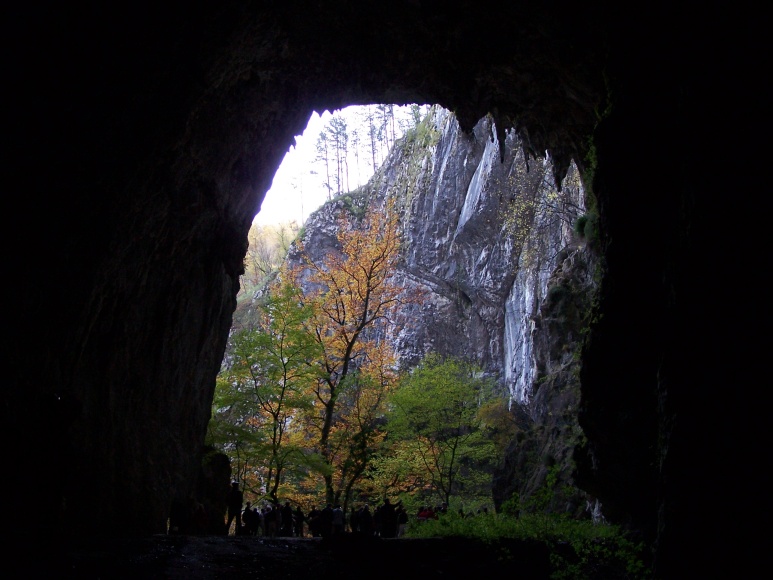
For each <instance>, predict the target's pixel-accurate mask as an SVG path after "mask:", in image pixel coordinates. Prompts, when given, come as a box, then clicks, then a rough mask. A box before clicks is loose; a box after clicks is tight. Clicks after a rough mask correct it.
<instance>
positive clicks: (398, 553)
mask: <svg viewBox="0 0 773 580" xmlns="http://www.w3.org/2000/svg"><path fill="white" fill-rule="evenodd" d="M33 557H34V556H33ZM39 557H40V558H41V559H40V560H38V562H37V565H38V566H41V567H42V566H45V567H46V568H47V570H45V571H44V570H41V572H46V573H47V574H49V577H57V578H71V579H73V580H76V579H77V580H86V579H89V580H91V579H94V580H96V579H110V578H137V579H161V578H163V579H169V580H178V579H179V580H182V579H191V580H196V579H209V580H212V579H221V578H222V579H226V578H227V579H229V580H240V579H246V578H272V579H276V578H291V577H292V578H308V579H309V580H317V579H319V580H327V579H330V580H333V579H335V580H348V579H352V580H353V579H355V578H356V579H358V580H362V578H368V577H372V578H380V577H395V578H400V579H401V580H405V579H413V578H416V579H424V580H426V579H428V578H447V579H449V578H475V577H513V573H514V572H516V573H517V577H520V578H529V579H535V580H539V579H541V578H548V577H549V570H548V569H549V565H548V556H547V554H546V553H544V552H542V551H541V550H539V549H538V548H537V549H535V546H534V545H527V544H524V543H522V542H517V543H512V544H508V545H506V546H505V545H498V546H496V547H493V546H489V545H483V544H477V543H471V542H470V541H468V540H464V539H461V538H444V539H440V538H437V539H406V538H403V539H380V538H360V537H356V536H353V535H350V534H346V535H344V536H343V537H341V538H340V539H320V538H263V537H251V536H238V537H234V536H167V535H159V536H153V537H151V538H143V539H95V540H91V541H88V542H80V543H79V544H78V545H74V544H72V543H71V544H70V545H69V546H68V547H67V548H66V549H63V550H61V551H60V553H59V554H58V556H55V555H54V554H52V553H51V552H49V553H48V554H45V555H40V556H39ZM31 564H32V565H31V566H30V567H26V569H25V572H24V576H25V577H31V576H30V573H33V570H32V569H34V568H35V564H36V563H35V562H31ZM31 568H32V569H31ZM494 575H496V576H494Z"/></svg>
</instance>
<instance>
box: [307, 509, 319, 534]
mask: <svg viewBox="0 0 773 580" xmlns="http://www.w3.org/2000/svg"><path fill="white" fill-rule="evenodd" d="M309 532H310V533H311V537H312V538H319V537H320V536H321V535H322V512H321V511H320V510H318V509H317V506H312V508H311V511H310V512H309Z"/></svg>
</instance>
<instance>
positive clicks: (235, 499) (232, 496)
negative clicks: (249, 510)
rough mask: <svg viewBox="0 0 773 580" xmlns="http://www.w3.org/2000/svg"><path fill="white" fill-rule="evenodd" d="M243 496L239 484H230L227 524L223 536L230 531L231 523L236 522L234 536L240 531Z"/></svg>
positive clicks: (236, 482) (235, 482)
mask: <svg viewBox="0 0 773 580" xmlns="http://www.w3.org/2000/svg"><path fill="white" fill-rule="evenodd" d="M243 500H244V495H243V494H242V492H241V490H240V489H239V482H238V481H234V482H231V489H230V490H229V491H228V523H227V524H226V525H225V534H226V536H227V535H228V531H229V530H230V529H231V522H233V521H236V528H235V529H234V535H235V536H238V535H239V534H240V533H241V531H242V501H243Z"/></svg>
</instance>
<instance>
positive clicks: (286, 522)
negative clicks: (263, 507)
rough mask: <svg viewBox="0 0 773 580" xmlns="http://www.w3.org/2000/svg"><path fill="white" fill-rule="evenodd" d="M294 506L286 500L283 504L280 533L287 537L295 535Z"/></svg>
mask: <svg viewBox="0 0 773 580" xmlns="http://www.w3.org/2000/svg"><path fill="white" fill-rule="evenodd" d="M293 519H294V516H293V508H292V506H291V505H290V502H289V501H286V502H285V504H284V506H282V531H281V532H280V534H281V535H282V536H284V537H286V538H291V537H292V535H293Z"/></svg>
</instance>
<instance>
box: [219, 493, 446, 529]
mask: <svg viewBox="0 0 773 580" xmlns="http://www.w3.org/2000/svg"><path fill="white" fill-rule="evenodd" d="M444 511H445V504H443V506H438V507H437V508H435V509H434V510H433V509H432V508H429V512H427V508H424V507H422V508H421V509H420V510H419V511H418V512H417V514H416V518H417V519H418V520H419V521H422V520H426V519H428V518H430V517H432V518H437V514H439V513H442V512H444ZM232 522H236V526H235V528H234V531H233V533H234V534H235V535H250V536H265V537H270V538H271V537H296V538H303V537H312V538H327V537H334V536H337V535H341V534H345V533H352V534H357V535H360V536H365V537H379V538H400V537H402V536H403V535H404V534H405V531H406V529H407V526H408V513H407V511H406V510H405V507H404V506H403V504H402V502H397V503H396V504H393V503H392V502H390V501H389V499H385V500H384V502H383V503H382V504H380V505H377V506H374V507H373V508H371V506H370V505H369V504H368V503H364V504H362V505H360V506H359V507H352V509H351V510H350V511H349V513H348V514H346V513H344V510H343V508H342V507H341V505H339V504H331V503H328V504H326V505H325V506H324V507H322V508H320V507H319V506H314V507H312V509H311V510H309V512H308V513H304V511H303V510H302V509H301V507H300V506H295V508H293V507H292V506H291V505H290V502H289V501H286V502H285V503H284V505H280V504H278V503H277V504H272V503H266V504H265V505H263V507H258V506H255V505H253V504H252V503H251V502H249V501H248V502H247V503H246V504H245V507H244V509H243V510H242V512H241V514H240V516H239V517H238V518H237V517H236V516H234V517H233V518H231V517H230V512H229V520H228V525H227V528H226V533H230V530H231V523H232Z"/></svg>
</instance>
